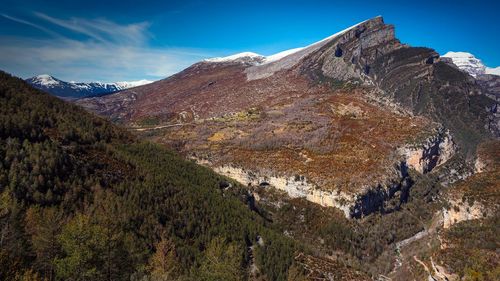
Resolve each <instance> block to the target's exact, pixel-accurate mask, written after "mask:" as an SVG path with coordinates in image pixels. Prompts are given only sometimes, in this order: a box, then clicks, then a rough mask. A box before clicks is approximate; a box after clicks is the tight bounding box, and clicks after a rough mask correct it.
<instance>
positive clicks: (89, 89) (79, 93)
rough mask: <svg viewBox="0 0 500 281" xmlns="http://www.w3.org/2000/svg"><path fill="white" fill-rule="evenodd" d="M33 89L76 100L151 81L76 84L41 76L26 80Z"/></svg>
mask: <svg viewBox="0 0 500 281" xmlns="http://www.w3.org/2000/svg"><path fill="white" fill-rule="evenodd" d="M26 82H28V83H29V84H30V85H32V86H33V87H35V88H37V89H40V90H42V91H46V92H48V93H50V94H52V95H55V96H58V97H61V98H66V99H78V98H83V97H89V96H101V95H106V94H109V93H114V92H118V91H120V90H124V89H128V88H133V87H137V86H141V85H145V84H149V83H151V82H153V81H148V80H139V81H132V82H115V83H101V82H90V83H78V82H65V81H62V80H59V79H57V78H54V77H52V76H50V75H47V74H43V75H38V76H34V77H31V78H28V79H26Z"/></svg>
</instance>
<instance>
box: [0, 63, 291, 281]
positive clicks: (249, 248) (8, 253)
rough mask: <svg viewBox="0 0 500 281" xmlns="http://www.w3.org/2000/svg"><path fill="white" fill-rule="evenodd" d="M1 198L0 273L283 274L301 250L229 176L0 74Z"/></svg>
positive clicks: (71, 276) (104, 276) (14, 276)
mask: <svg viewBox="0 0 500 281" xmlns="http://www.w3.org/2000/svg"><path fill="white" fill-rule="evenodd" d="M228 187H229V188H228ZM0 200H1V201H0V264H1V266H0V279H1V280H130V279H131V278H132V280H191V279H195V280H246V279H247V278H248V276H249V275H250V274H252V275H253V276H257V277H258V276H260V277H258V278H261V279H267V280H285V279H286V278H287V272H288V269H289V267H290V266H292V264H293V256H294V253H295V252H296V251H297V249H298V248H299V246H297V245H296V244H295V243H294V242H293V241H291V240H290V239H288V238H286V237H284V236H283V235H282V234H279V233H278V232H275V231H274V230H272V228H271V227H270V226H269V225H268V224H269V223H268V222H267V221H266V220H265V219H264V218H263V217H261V216H260V215H259V214H258V211H252V209H254V208H252V204H251V203H252V198H251V196H249V195H248V194H247V191H245V190H244V189H242V188H240V187H239V186H238V185H236V184H235V183H233V182H230V181H228V180H227V179H225V178H222V177H221V176H219V175H217V174H215V173H214V172H212V171H210V170H209V169H207V168H203V167H201V166H198V165H196V164H194V163H191V162H188V161H185V160H182V159H181V158H180V157H178V156H176V155H175V154H173V153H171V152H169V151H167V150H165V149H164V148H161V147H160V146H158V145H154V144H150V143H142V142H139V141H137V140H135V138H134V137H133V136H131V135H129V134H128V133H127V132H125V131H122V130H121V129H119V128H117V127H115V126H113V125H111V124H110V123H108V122H107V121H104V120H103V119H100V118H98V117H94V116H92V115H90V114H89V113H86V112H85V111H84V110H82V109H80V108H78V107H77V106H74V105H71V104H68V103H65V102H63V101H60V100H58V99H57V98H54V97H50V96H49V95H48V94H45V93H43V92H41V91H38V90H35V89H33V88H31V87H30V86H29V85H27V84H26V83H25V82H23V81H22V80H20V79H17V78H13V77H11V76H9V75H8V74H5V73H3V72H2V73H0ZM250 268H257V269H258V270H253V271H251V270H250ZM296 271H297V270H295V271H294V272H296ZM299 273H300V272H299ZM299 275H300V274H299Z"/></svg>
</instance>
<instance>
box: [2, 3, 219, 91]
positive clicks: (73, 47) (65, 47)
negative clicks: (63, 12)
mask: <svg viewBox="0 0 500 281" xmlns="http://www.w3.org/2000/svg"><path fill="white" fill-rule="evenodd" d="M35 15H36V17H38V18H39V19H42V20H43V21H45V22H46V24H45V25H44V26H41V25H37V24H33V23H32V22H29V21H26V20H24V19H19V18H13V17H10V16H8V15H2V16H3V17H5V18H8V19H9V20H12V21H16V22H19V23H23V24H25V25H28V26H31V27H33V28H37V29H39V30H43V31H44V32H46V33H47V34H50V35H54V36H51V37H50V38H49V37H47V38H44V39H34V38H29V37H23V36H10V37H9V36H0V41H1V42H2V44H0V68H1V69H3V70H6V71H8V72H11V73H13V74H15V75H19V76H22V77H25V78H26V77H28V76H32V75H36V74H40V73H49V74H52V75H54V76H56V77H59V78H61V79H64V80H68V81H69V80H81V81H90V80H100V81H105V82H110V81H117V80H119V81H121V80H137V79H143V78H147V79H160V78H163V77H166V76H169V75H171V74H174V73H175V72H178V71H180V70H182V69H183V68H185V67H187V66H189V65H190V64H192V63H194V62H196V61H199V60H200V59H203V58H206V57H210V56H211V54H208V53H206V52H205V51H203V50H198V49H190V48H175V47H171V48H158V47H152V46H149V44H148V40H149V39H150V34H149V31H148V28H149V26H150V24H149V23H147V22H141V23H132V24H124V25H121V24H117V23H115V22H112V21H109V20H106V19H82V18H71V19H58V18H54V17H51V16H49V15H46V14H42V13H36V14H35ZM50 25H53V26H54V27H58V28H62V29H65V30H66V31H69V34H71V33H74V34H80V35H81V34H83V35H85V36H87V37H88V38H87V39H77V38H78V36H67V37H63V36H61V35H59V34H57V33H55V32H54V31H52V30H51V29H49V28H48V27H49V26H50ZM61 33H63V32H62V30H61ZM67 33H68V32H65V33H64V34H67ZM56 35H57V36H56Z"/></svg>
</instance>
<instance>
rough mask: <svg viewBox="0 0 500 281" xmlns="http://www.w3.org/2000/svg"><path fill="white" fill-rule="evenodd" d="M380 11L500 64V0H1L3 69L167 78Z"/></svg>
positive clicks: (306, 40)
mask: <svg viewBox="0 0 500 281" xmlns="http://www.w3.org/2000/svg"><path fill="white" fill-rule="evenodd" d="M378 15H381V16H383V18H384V21H385V22H386V23H389V24H393V25H395V27H396V36H397V37H398V39H400V40H401V41H402V42H403V43H407V44H409V45H412V46H425V47H430V48H433V49H435V50H436V51H437V52H439V53H440V54H444V53H446V52H447V51H467V52H470V53H472V54H474V55H475V56H476V57H478V58H479V59H481V60H482V61H483V62H484V63H485V64H486V65H487V66H490V67H496V66H500V52H499V50H500V48H499V46H500V29H499V28H498V20H497V18H498V17H499V16H500V1H499V0H489V1H485V0H475V1H462V0H455V1H452V0H442V1H437V0H435V1H430V0H421V1H415V0H413V1H405V0H399V1H393V0H387V1H383V0H380V1H368V0H367V1H364V0H356V1H346V0H343V1H315V0H308V1H294V0H289V1H271V0H267V1H261V0H254V1H227V0H226V1H225V0H221V1H208V0H206V1H198V0H184V1H165V0H163V1H162V0H156V1H146V0H142V1H137V0H135V1H132V0H120V1H117V0H86V1H78V0H0V69H2V70H4V71H7V72H9V73H12V74H13V75H16V76H19V77H22V78H28V77H31V76H34V75H38V74H51V75H53V76H55V77H57V78H59V79H62V80H65V81H83V82H85V81H102V82H112V81H131V80H140V79H150V80H157V79H161V78H164V77H167V76H169V75H172V74H174V73H176V72H178V71H180V70H182V69H184V68H186V67H188V66H189V65H191V64H193V63H195V62H197V61H199V60H202V59H205V58H210V57H214V56H226V55H231V54H234V53H238V52H244V51H251V52H255V53H259V54H262V55H271V54H274V53H277V52H280V51H283V50H287V49H291V48H296V47H302V46H305V45H308V44H311V43H313V42H316V41H319V40H321V39H323V38H325V37H328V36H329V35H331V34H334V33H336V32H338V31H340V30H343V29H345V28H347V27H349V26H352V25H354V24H356V23H358V22H361V21H363V20H366V19H369V18H373V17H375V16H378Z"/></svg>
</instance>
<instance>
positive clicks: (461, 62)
mask: <svg viewBox="0 0 500 281" xmlns="http://www.w3.org/2000/svg"><path fill="white" fill-rule="evenodd" d="M443 57H445V58H450V59H451V60H452V62H453V64H455V65H456V66H457V67H458V68H460V69H461V70H463V71H465V72H467V73H469V74H470V75H472V76H474V77H477V76H478V75H481V74H493V75H500V67H496V68H491V67H487V66H485V65H484V64H483V62H482V61H481V60H480V59H478V58H476V57H475V56H474V55H473V54H471V53H467V52H448V53H446V54H444V55H443Z"/></svg>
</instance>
